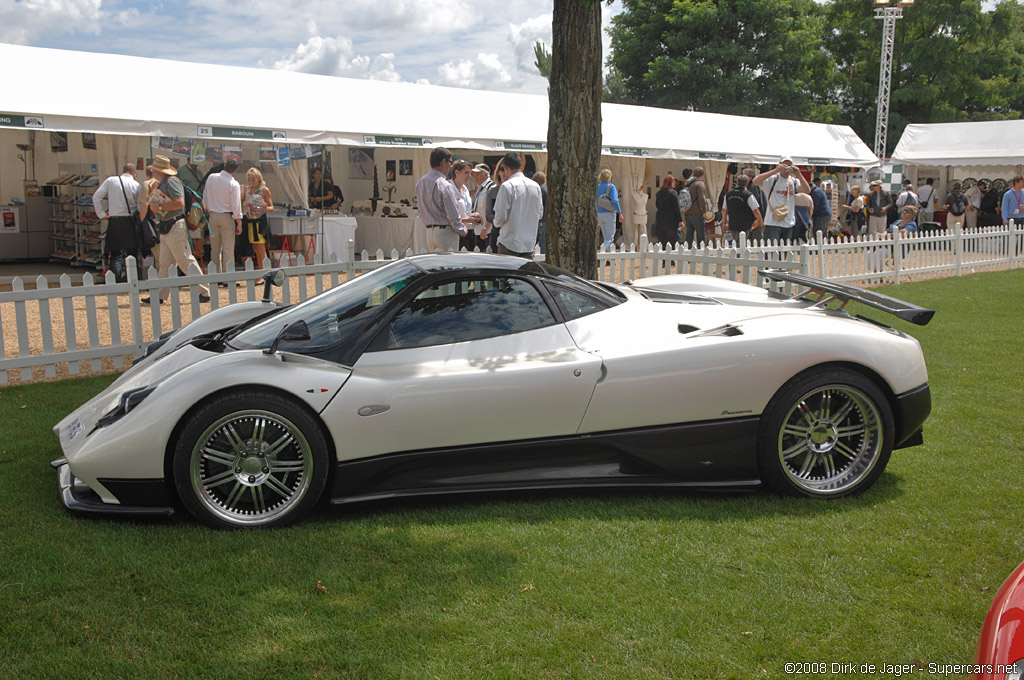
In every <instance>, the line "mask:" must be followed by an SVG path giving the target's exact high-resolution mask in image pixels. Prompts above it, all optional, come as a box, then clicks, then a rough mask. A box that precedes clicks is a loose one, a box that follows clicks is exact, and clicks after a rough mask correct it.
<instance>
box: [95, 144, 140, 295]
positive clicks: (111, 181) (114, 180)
mask: <svg viewBox="0 0 1024 680" xmlns="http://www.w3.org/2000/svg"><path fill="white" fill-rule="evenodd" d="M138 196H139V183H138V182H136V181H135V165H134V164H133V163H125V164H124V166H123V167H122V168H121V174H120V175H114V176H113V177H108V178H107V179H105V180H104V181H103V183H102V184H100V186H99V188H98V189H96V191H95V192H94V193H93V195H92V205H93V207H94V208H95V209H96V216H97V217H99V218H100V219H101V220H108V222H107V231H106V237H105V239H104V251H105V252H106V253H109V254H110V270H111V271H112V272H114V276H116V277H117V280H118V281H127V280H128V276H127V274H125V271H124V258H125V256H127V255H137V254H138V252H137V251H138V250H139V236H138V234H136V233H135V223H134V221H133V220H132V214H133V213H135V212H136V211H137V210H138V209H139V204H138Z"/></svg>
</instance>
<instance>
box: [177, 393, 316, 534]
mask: <svg viewBox="0 0 1024 680" xmlns="http://www.w3.org/2000/svg"><path fill="white" fill-rule="evenodd" d="M268 400H269V401H268ZM254 404H261V406H260V407H259V408H240V406H241V405H248V406H251V405H254ZM325 449H326V446H325V445H324V442H323V438H322V435H321V434H320V432H319V429H318V428H317V427H316V426H315V424H314V423H313V422H312V421H311V418H310V416H309V415H308V414H307V413H305V412H304V411H303V410H302V409H300V408H298V407H297V406H295V405H293V404H290V403H288V402H286V401H284V400H281V399H280V398H279V397H276V396H273V395H269V394H258V393H246V394H243V395H236V396H234V397H231V398H229V399H224V398H220V399H218V400H215V401H214V402H211V403H210V404H208V405H206V406H205V407H204V408H203V409H201V410H200V411H199V413H197V414H196V417H195V418H194V419H193V421H192V422H191V423H190V424H189V425H188V426H187V427H186V428H185V430H184V431H183V433H182V437H181V439H180V440H179V447H178V451H177V455H176V458H175V483H176V484H177V486H178V490H179V493H180V494H181V496H182V501H183V502H184V503H185V505H186V506H188V508H189V509H190V510H191V511H192V512H193V514H195V515H196V516H197V517H199V518H200V519H203V520H204V521H206V522H207V523H209V524H213V525H215V526H231V527H247V526H250V527H252V526H272V525H280V524H284V523H286V522H291V521H293V520H295V519H297V518H298V517H299V516H301V515H303V514H305V512H306V511H308V509H309V508H310V507H311V505H312V503H314V502H315V501H316V499H317V497H318V496H319V495H320V492H321V491H322V489H323V486H324V481H325V478H326V454H325V453H324V451H325Z"/></svg>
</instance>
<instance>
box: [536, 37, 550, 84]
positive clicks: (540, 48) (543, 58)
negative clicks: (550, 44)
mask: <svg viewBox="0 0 1024 680" xmlns="http://www.w3.org/2000/svg"><path fill="white" fill-rule="evenodd" d="M533 54H534V56H535V57H536V60H534V62H533V65H534V66H535V67H536V68H537V71H538V72H539V73H540V74H541V75H542V76H544V77H545V78H550V77H551V51H550V50H548V48H547V47H546V46H545V45H544V43H542V42H541V41H540V40H538V41H537V42H536V43H534V45H533Z"/></svg>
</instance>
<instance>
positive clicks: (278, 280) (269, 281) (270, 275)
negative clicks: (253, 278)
mask: <svg viewBox="0 0 1024 680" xmlns="http://www.w3.org/2000/svg"><path fill="white" fill-rule="evenodd" d="M260 278H261V279H263V302H270V301H271V300H272V299H273V295H272V291H273V288H272V287H273V286H276V287H278V288H280V287H281V286H283V285H284V270H283V269H274V270H272V271H269V272H267V273H266V274H264V275H263V276H261V277H260Z"/></svg>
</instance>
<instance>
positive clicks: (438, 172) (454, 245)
mask: <svg viewBox="0 0 1024 680" xmlns="http://www.w3.org/2000/svg"><path fill="white" fill-rule="evenodd" d="M451 167H452V152H451V151H449V150H448V149H446V148H444V147H443V146H439V147H437V148H436V149H434V150H433V151H431V152H430V171H429V172H428V173H427V174H425V175H423V177H420V180H419V181H418V182H416V202H417V204H418V206H419V212H420V219H421V220H423V224H424V225H426V227H427V248H429V249H430V250H443V251H453V252H454V251H457V250H458V249H459V236H465V235H466V233H467V230H466V227H465V226H464V225H463V224H462V218H461V217H460V213H459V198H458V196H457V195H456V193H455V185H454V184H452V183H451V182H449V181H448V179H447V175H448V171H449V170H450V169H451Z"/></svg>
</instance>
